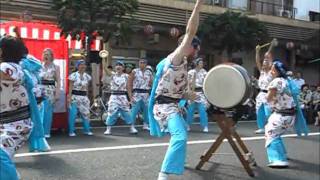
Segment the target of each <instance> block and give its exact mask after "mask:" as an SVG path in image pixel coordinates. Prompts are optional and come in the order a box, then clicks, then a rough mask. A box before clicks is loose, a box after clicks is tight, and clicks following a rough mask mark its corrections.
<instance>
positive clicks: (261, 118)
mask: <svg viewBox="0 0 320 180" xmlns="http://www.w3.org/2000/svg"><path fill="white" fill-rule="evenodd" d="M256 113H257V125H258V128H259V129H264V126H265V125H266V124H267V120H268V118H269V116H270V115H271V109H270V107H269V106H268V105H266V104H262V105H261V106H260V107H259V109H257V110H256Z"/></svg>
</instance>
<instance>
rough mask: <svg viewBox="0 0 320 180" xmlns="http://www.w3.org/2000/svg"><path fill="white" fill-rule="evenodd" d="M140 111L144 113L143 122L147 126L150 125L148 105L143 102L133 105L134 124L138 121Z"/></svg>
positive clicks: (132, 116)
mask: <svg viewBox="0 0 320 180" xmlns="http://www.w3.org/2000/svg"><path fill="white" fill-rule="evenodd" d="M139 111H143V122H144V123H146V124H149V120H148V104H146V103H144V102H143V101H142V100H139V101H138V102H136V103H134V104H133V105H132V109H131V118H132V121H133V124H134V123H135V121H136V117H137V114H138V113H139Z"/></svg>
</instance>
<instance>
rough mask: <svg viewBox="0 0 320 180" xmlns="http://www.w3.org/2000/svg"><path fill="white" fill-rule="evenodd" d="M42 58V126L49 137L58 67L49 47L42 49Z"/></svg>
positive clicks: (58, 92)
mask: <svg viewBox="0 0 320 180" xmlns="http://www.w3.org/2000/svg"><path fill="white" fill-rule="evenodd" d="M42 60H43V62H44V63H43V68H42V69H41V72H40V74H39V76H40V78H41V86H42V88H43V89H44V95H45V97H44V100H43V105H42V107H43V108H44V111H43V114H42V115H43V117H42V118H43V128H44V134H45V137H46V138H50V136H51V135H50V131H51V125H52V116H53V109H54V103H55V102H56V101H57V100H58V99H59V97H60V84H61V82H60V68H59V66H57V65H55V64H54V63H53V60H54V57H53V51H52V49H50V48H46V49H44V50H43V53H42Z"/></svg>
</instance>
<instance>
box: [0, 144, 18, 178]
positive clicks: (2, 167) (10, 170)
mask: <svg viewBox="0 0 320 180" xmlns="http://www.w3.org/2000/svg"><path fill="white" fill-rule="evenodd" d="M0 179H1V180H18V175H17V170H16V166H15V165H14V164H13V162H12V160H11V158H10V157H9V155H8V154H7V153H6V152H4V151H3V150H2V149H1V148H0Z"/></svg>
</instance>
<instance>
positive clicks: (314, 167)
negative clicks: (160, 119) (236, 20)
mask: <svg viewBox="0 0 320 180" xmlns="http://www.w3.org/2000/svg"><path fill="white" fill-rule="evenodd" d="M255 128H256V124H255V123H254V122H239V123H238V125H237V132H238V133H239V134H240V136H241V137H242V138H243V140H244V142H245V144H246V145H247V147H248V148H249V150H251V151H253V153H254V157H255V159H256V162H257V164H258V166H257V167H254V168H253V170H254V173H255V177H254V178H251V177H249V176H248V175H247V173H246V171H245V170H244V169H243V167H242V165H241V163H240V161H239V160H238V158H237V156H236V155H235V153H234V152H233V150H232V149H231V147H230V145H229V143H228V142H224V143H223V144H222V145H221V146H220V148H219V149H218V151H217V154H215V155H214V156H213V157H212V158H211V159H210V162H208V163H206V164H205V166H204V167H203V169H202V170H201V171H199V170H195V166H196V165H197V163H198V162H199V158H200V156H201V155H202V154H203V153H204V152H205V151H206V150H207V149H208V148H209V147H210V145H212V143H213V141H214V139H215V138H217V136H218V135H219V133H220V130H219V128H218V127H217V124H215V123H211V124H210V126H209V130H210V132H209V133H207V134H205V133H202V132H201V129H200V127H199V125H198V124H195V125H193V126H192V130H191V132H190V133H189V139H188V149H187V161H186V164H185V168H186V170H185V173H184V174H183V176H170V180H171V179H172V180H252V179H257V180H289V179H290V180H319V179H320V177H319V173H320V172H319V171H320V156H319V154H320V153H319V152H320V141H319V140H320V133H319V128H316V127H314V126H310V131H311V133H310V136H308V137H296V136H295V134H294V132H288V133H287V134H286V137H285V138H284V141H285V144H286V147H287V150H288V156H289V158H290V161H289V163H290V167H289V168H287V169H271V168H269V167H267V160H266V151H265V148H264V137H263V135H256V134H254V130H255ZM104 130H105V129H104V127H96V128H94V129H93V132H94V136H91V137H90V136H85V135H82V134H81V130H78V133H77V137H68V136H67V134H66V133H61V132H60V133H55V134H53V136H52V138H50V139H49V143H50V145H51V147H52V151H50V152H47V153H41V154H40V153H28V149H27V146H25V147H23V148H22V149H21V150H19V152H18V154H17V155H16V157H15V161H16V166H17V169H18V171H19V173H20V175H21V177H22V179H23V180H156V179H157V175H158V172H159V170H160V167H161V162H162V160H163V157H164V154H165V152H166V149H167V145H168V141H169V137H165V138H154V137H151V136H150V135H149V133H148V132H146V131H142V129H141V127H139V128H138V130H139V134H138V135H129V128H128V127H126V126H122V127H116V128H113V135H111V136H104V135H103V132H104Z"/></svg>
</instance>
